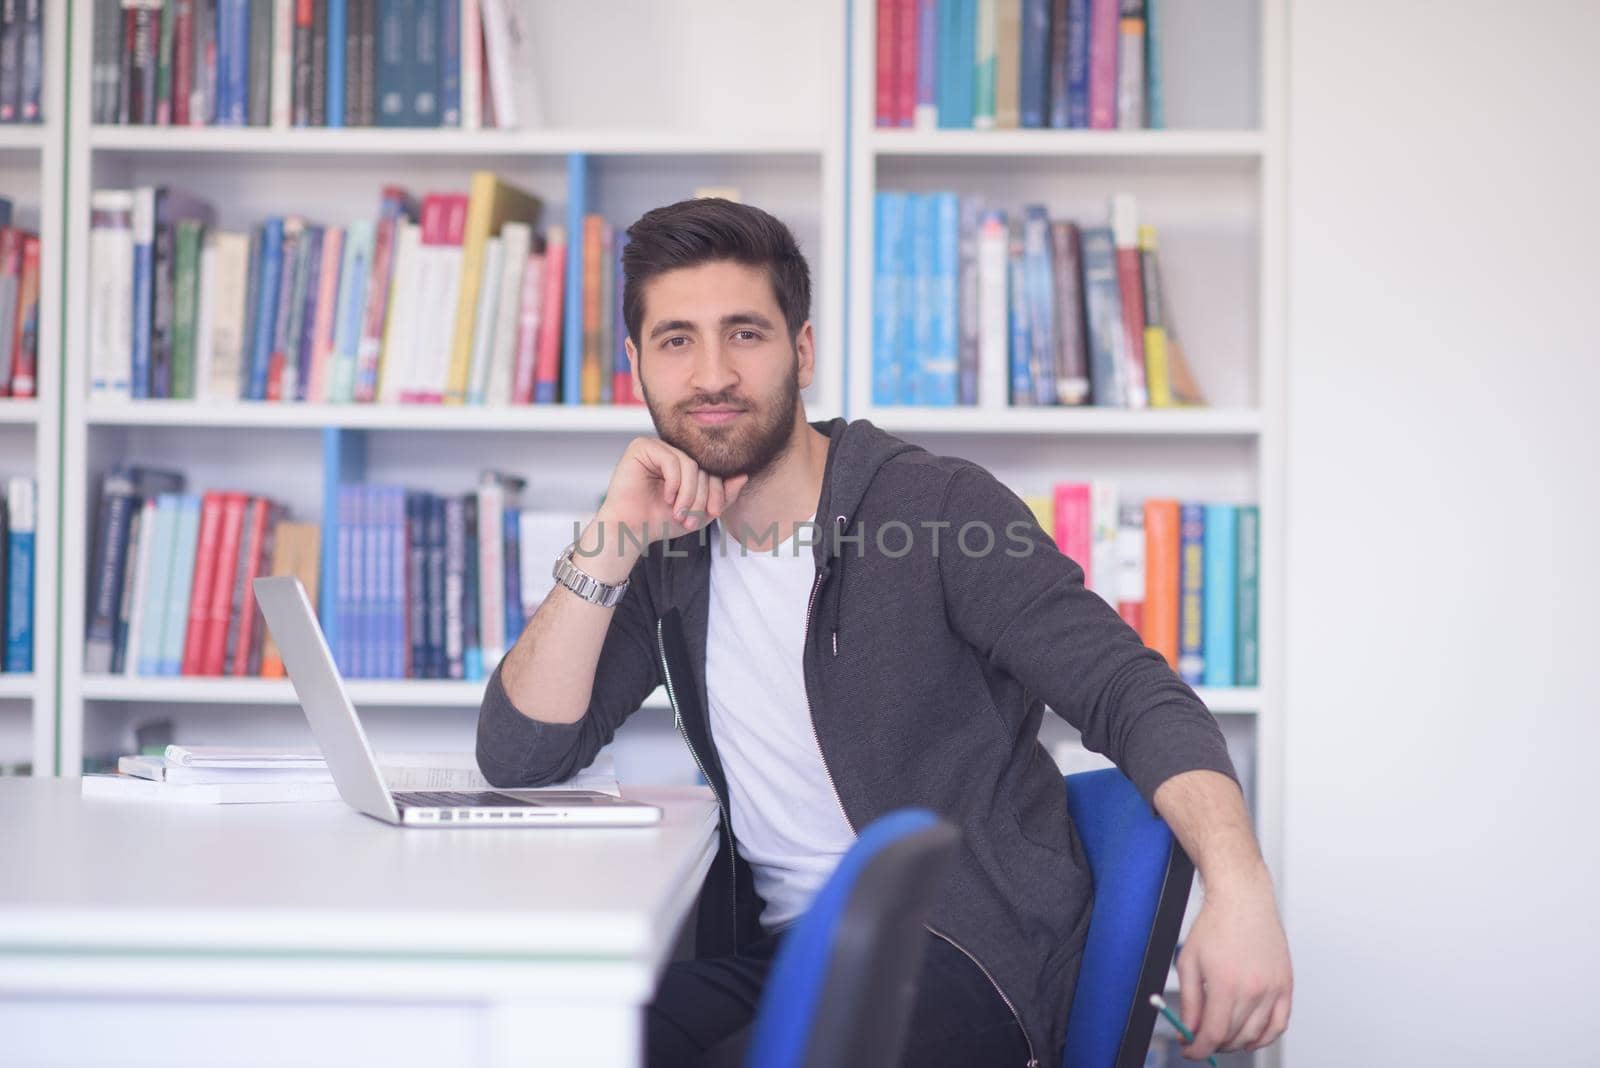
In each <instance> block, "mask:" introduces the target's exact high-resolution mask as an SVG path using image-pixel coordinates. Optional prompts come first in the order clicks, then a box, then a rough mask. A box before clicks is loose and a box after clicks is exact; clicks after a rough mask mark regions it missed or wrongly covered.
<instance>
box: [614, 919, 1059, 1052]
mask: <svg viewBox="0 0 1600 1068" xmlns="http://www.w3.org/2000/svg"><path fill="white" fill-rule="evenodd" d="M926 937H927V940H928V945H927V952H926V954H925V955H924V957H923V962H922V972H921V975H920V977H919V979H918V984H917V996H916V1001H915V1003H914V1005H913V1007H912V1010H911V1025H910V1028H909V1030H908V1032H907V1035H906V1047H905V1055H904V1057H903V1059H902V1062H901V1063H902V1064H903V1065H906V1066H908V1068H909V1066H911V1065H916V1066H918V1068H944V1066H949V1068H972V1066H974V1065H982V1066H985V1068H1023V1066H1024V1065H1025V1064H1027V1061H1028V1046H1027V1041H1026V1040H1025V1039H1024V1038H1023V1037H1022V1029H1021V1028H1020V1027H1018V1026H1017V1021H1016V1018H1015V1017H1014V1016H1012V1015H1011V1010H1010V1009H1008V1008H1006V1003H1005V1002H1004V1001H1002V1000H1000V995H999V994H998V993H996V991H995V989H994V986H993V985H992V984H991V983H990V982H989V980H988V978H987V977H986V976H985V975H984V974H983V972H982V971H980V970H979V969H978V967H977V965H975V964H973V963H972V961H970V960H968V959H967V957H966V955H965V954H963V953H962V952H961V951H960V950H958V949H956V948H955V947H954V946H951V945H950V944H949V943H948V942H946V941H944V940H943V939H941V938H935V937H934V936H932V935H927V936H926ZM781 938H782V935H781V932H780V933H779V934H778V935H770V936H768V937H767V938H764V939H762V940H761V941H760V942H758V943H756V944H755V945H753V946H750V947H748V948H747V949H746V950H745V951H744V952H743V953H741V954H739V955H738V956H736V957H716V958H713V959H710V960H689V961H678V962H676V963H674V964H671V965H668V966H667V970H666V973H665V974H664V975H663V976H662V979H661V985H660V986H659V987H658V988H657V989H656V996H655V1000H654V1001H652V1002H651V1003H650V1006H649V1008H648V1010H647V1012H646V1015H645V1050H646V1053H645V1063H646V1065H648V1066H649V1068H738V1066H741V1065H742V1064H743V1061H744V1051H745V1048H746V1046H747V1045H748V1044H749V1041H750V1034H751V1030H752V1028H751V1023H752V1021H753V1020H754V1019H755V1015H756V1010H757V1007H758V1006H759V1003H760V1000H761V990H762V987H763V986H764V985H765V983H766V979H767V971H768V969H770V968H771V966H772V959H773V957H774V956H775V954H776V953H777V949H778V946H779V944H780V942H781Z"/></svg>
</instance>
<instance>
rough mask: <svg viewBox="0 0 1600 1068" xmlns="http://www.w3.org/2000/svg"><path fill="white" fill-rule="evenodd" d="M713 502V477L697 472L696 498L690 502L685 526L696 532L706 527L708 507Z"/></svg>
mask: <svg viewBox="0 0 1600 1068" xmlns="http://www.w3.org/2000/svg"><path fill="white" fill-rule="evenodd" d="M710 500H711V476H710V475H708V474H706V472H705V471H704V470H703V469H701V470H697V471H696V472H695V479H694V497H693V498H692V499H691V500H690V501H689V508H688V510H687V511H686V512H685V513H684V519H685V520H686V521H687V522H686V523H685V525H686V526H687V527H688V528H689V529H690V530H694V529H696V528H698V527H701V526H704V525H705V521H706V505H707V504H709V503H710Z"/></svg>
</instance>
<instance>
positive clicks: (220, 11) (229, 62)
mask: <svg viewBox="0 0 1600 1068" xmlns="http://www.w3.org/2000/svg"><path fill="white" fill-rule="evenodd" d="M236 15H237V10H236V5H235V3H234V0H216V30H215V42H216V52H215V55H216V88H215V90H214V91H215V93H216V99H214V100H213V101H212V102H211V107H212V110H213V112H214V114H215V118H214V119H213V121H214V122H215V123H216V124H217V125H218V126H226V125H227V124H228V109H229V106H230V104H231V103H232V101H230V100H229V99H228V83H229V82H231V81H232V80H233V20H234V18H235V17H236Z"/></svg>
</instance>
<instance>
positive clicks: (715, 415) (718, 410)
mask: <svg viewBox="0 0 1600 1068" xmlns="http://www.w3.org/2000/svg"><path fill="white" fill-rule="evenodd" d="M744 411H745V409H743V408H738V407H734V406H732V405H726V404H712V405H706V406H704V407H700V408H690V409H689V418H691V419H693V420H694V421H695V422H696V423H698V424H700V425H701V426H720V425H722V424H723V423H731V422H732V421H733V420H734V419H736V418H738V417H739V416H740V415H742V414H744Z"/></svg>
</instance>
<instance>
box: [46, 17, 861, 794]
mask: <svg viewBox="0 0 1600 1068" xmlns="http://www.w3.org/2000/svg"><path fill="white" fill-rule="evenodd" d="M760 7H761V9H762V10H761V17H760V19H759V20H752V19H751V18H750V10H751V9H750V8H749V7H748V6H738V7H735V6H732V5H727V6H717V7H715V8H707V7H705V6H704V5H700V4H697V3H695V2H693V0H673V2H670V3H662V4H653V5H648V6H646V7H640V6H639V5H636V4H631V3H628V2H626V0H603V2H599V3H593V4H584V5H581V6H580V5H571V4H563V3H558V2H554V0H533V2H531V3H528V4H527V5H526V10H527V11H528V12H529V14H530V16H531V18H532V27H533V39H534V41H535V42H536V44H535V48H536V51H537V53H538V56H537V58H538V60H539V64H538V66H539V69H540V70H541V71H542V72H544V74H542V75H541V80H540V86H539V90H540V93H541V95H542V98H543V108H544V113H545V119H546V124H545V126H544V127H543V128H539V129H530V130H494V129H489V130H477V131H468V130H457V129H426V130H423V129H374V128H358V129H340V130H332V129H313V128H302V129H264V128H237V127H231V128H230V127H204V128H202V127H183V128H171V127H122V126H107V125H97V124H94V123H92V122H91V116H92V111H91V96H90V93H89V91H88V90H89V71H90V66H91V63H90V60H91V57H92V47H93V36H92V33H93V27H92V25H91V24H90V21H91V20H90V19H89V18H87V17H84V18H80V19H78V20H76V23H75V25H74V27H73V39H72V41H71V48H72V55H73V58H74V64H73V67H72V70H73V77H74V86H73V87H74V93H73V97H72V99H73V110H72V114H71V117H70V123H71V125H70V131H69V132H70V137H69V138H68V145H69V149H68V152H69V157H70V160H69V161H70V181H69V185H68V189H67V203H66V211H65V217H66V220H67V228H66V242H67V248H68V252H69V259H68V274H69V284H68V292H69V293H72V294H75V295H76V294H84V293H86V286H85V283H86V281H87V279H88V277H89V274H88V270H89V267H88V252H89V202H90V196H91V194H92V193H93V191H94V190H96V189H102V188H132V187H135V186H138V185H160V184H168V185H171V186H173V187H176V188H181V189H184V190H188V191H191V192H194V193H197V194H199V195H201V196H203V197H205V198H207V199H209V200H210V201H211V202H212V203H213V204H214V205H215V207H216V210H217V222H218V225H219V226H221V227H224V228H227V229H244V228H246V227H248V226H249V225H250V224H251V223H253V222H256V221H259V220H260V219H261V218H264V217H265V216H267V215H269V214H274V213H277V214H286V213H291V212H298V213H301V214H303V215H305V216H307V217H308V218H311V219H314V220H316V221H321V222H329V223H344V222H348V221H350V220H353V219H358V218H370V217H372V216H373V214H374V212H375V210H376V206H377V202H378V193H379V189H380V186H381V185H383V184H385V183H389V182H395V181H401V182H403V183H404V184H405V185H406V186H407V187H408V188H409V189H410V190H411V191H412V192H413V193H415V194H417V195H419V196H420V195H421V194H423V193H426V192H430V191H465V190H466V188H467V184H468V177H469V175H470V173H471V172H472V171H474V170H478V169H492V170H495V171H496V172H498V173H500V174H501V175H502V176H504V177H505V178H506V179H507V180H508V181H510V182H512V183H514V184H517V185H520V186H522V187H524V188H527V189H529V190H530V191H532V192H534V193H536V194H537V195H539V196H540V197H541V198H542V199H543V200H544V202H545V211H544V221H543V222H542V223H541V225H540V227H539V229H540V230H543V229H544V227H545V226H547V225H549V224H550V223H559V222H563V221H564V220H565V219H566V218H567V217H568V215H569V212H570V211H571V210H572V209H573V207H574V205H575V204H579V205H583V206H585V207H586V208H587V210H590V211H600V212H602V213H604V214H605V216H606V218H607V219H608V221H610V222H611V223H613V224H616V225H625V224H626V223H628V222H631V221H632V220H633V219H634V218H636V217H638V215H640V214H641V213H642V212H643V211H645V210H647V209H649V208H651V207H654V206H657V205H658V204H662V203H666V202H668V201H671V200H674V199H679V198H682V197H687V196H689V195H691V193H692V192H693V191H694V190H695V189H696V188H698V187H702V186H719V187H723V186H732V187H735V188H737V189H738V190H739V193H740V195H741V196H742V197H743V198H744V199H746V200H748V201H750V202H752V203H758V204H761V205H762V206H763V207H766V208H767V209H768V210H771V211H773V212H774V213H775V214H778V215H779V216H781V217H783V218H784V219H786V220H787V221H788V222H789V223H790V224H791V225H792V226H793V227H794V229H795V231H796V234H797V236H798V237H799V239H800V241H801V244H802V246H803V248H804V249H805V251H806V253H807V256H808V258H809V259H810V261H811V264H812V269H813V273H814V308H813V319H814V322H815V323H816V326H817V330H818V336H819V349H820V351H821V352H822V353H823V355H824V358H823V360H822V362H821V367H820V373H819V375H818V376H817V380H816V381H815V382H814V383H813V386H812V387H811V388H810V389H809V390H808V391H807V402H808V407H809V409H810V410H811V411H812V412H813V413H814V417H817V418H820V417H826V416H829V415H834V414H839V413H841V412H842V411H843V406H844V375H843V361H842V359H841V358H840V356H839V354H840V353H841V352H842V348H843V338H844V259H845V224H844V213H843V210H842V209H843V204H844V199H845V189H846V182H845V171H844V168H845V164H846V152H845V148H846V140H845V130H844V126H843V123H842V121H840V120H841V118H842V116H843V114H844V107H845V92H844V84H845V68H844V63H843V55H842V50H841V49H839V48H838V47H837V43H838V42H840V41H843V40H844V39H845V34H846V30H845V27H846V21H845V7H844V5H843V4H842V3H840V4H820V5H790V4H784V3H780V2H773V0H769V2H767V3H765V4H763V5H760ZM780 52H783V53H787V54H804V55H806V56H808V57H818V58H816V59H808V60H807V61H806V62H805V63H803V64H796V65H792V66H791V67H789V68H786V70H787V73H786V75H785V77H784V78H783V79H782V80H781V81H780V80H775V79H773V78H772V77H771V76H770V71H767V70H765V69H764V65H765V64H766V63H768V61H769V58H770V56H772V55H774V54H778V53H780ZM601 53H604V54H605V55H607V56H608V57H609V58H608V60H607V62H606V63H603V64H599V63H595V62H594V61H593V57H594V56H595V55H596V54H601ZM663 57H667V58H670V59H672V60H673V62H670V63H668V62H664V59H663ZM66 312H67V314H66V320H67V341H68V344H69V346H72V351H75V352H82V351H86V341H87V319H88V302H87V299H86V297H82V296H75V297H74V299H73V300H71V301H70V302H69V305H68V307H67V308H66ZM64 390H65V406H64V410H65V419H64V424H63V434H62V439H63V447H62V457H63V472H62V474H63V502H62V508H61V514H62V522H63V539H62V560H63V567H62V575H63V580H62V586H63V589H62V597H61V604H62V613H61V628H62V633H63V634H64V635H66V636H67V641H66V645H65V648H64V650H63V656H62V657H61V701H60V709H61V713H60V721H61V739H62V742H61V750H60V755H59V767H60V769H61V771H62V773H63V774H75V773H76V772H77V771H78V769H80V768H81V767H82V762H83V759H84V758H85V756H89V757H91V758H93V757H96V756H105V755H108V754H113V753H116V752H118V751H127V750H128V748H129V747H130V746H131V745H132V744H133V740H134V731H135V730H136V729H138V728H139V727H141V726H143V725H146V724H148V723H150V722H152V721H157V720H164V721H168V722H169V723H170V724H171V729H172V730H173V732H174V733H175V735H176V736H177V738H178V740H184V739H194V738H199V737H202V736H203V737H206V738H212V739H218V740H226V741H234V742H239V741H255V742H257V743H263V742H275V741H284V742H296V741H301V740H304V739H305V738H306V737H307V734H306V729H305V726H304V723H303V716H301V715H300V714H299V712H298V710H297V709H296V708H295V707H294V704H293V699H292V691H291V689H290V688H289V687H288V686H287V685H286V684H285V683H284V682H282V681H281V680H263V679H252V678H242V679H221V678H181V677H180V678H138V677H127V676H91V675H87V674H86V673H85V672H84V670H83V661H82V635H83V632H84V612H85V604H86V601H87V596H88V590H87V588H86V575H87V571H88V561H89V558H90V555H91V554H92V552H93V547H94V533H95V523H96V511H97V505H98V496H99V489H100V480H101V478H102V476H103V475H104V474H105V472H106V471H107V470H108V469H109V468H110V467H111V466H112V464H113V463H115V462H132V463H144V464H150V465H154V466H162V467H168V468H175V469H178V470H181V471H183V472H184V474H185V475H186V477H187V483H188V487H187V488H188V490H189V491H190V492H200V491H203V490H208V489H235V488H236V489H240V490H243V491H245V492H249V493H256V494H266V495H270V496H272V497H274V498H275V499H277V500H279V501H281V502H284V503H285V504H287V505H288V506H289V508H290V512H291V515H292V517H293V518H296V519H301V520H313V521H321V520H322V518H323V514H322V513H323V504H322V502H323V500H324V495H325V492H326V491H327V489H328V487H329V485H330V484H331V483H334V482H345V481H352V480H355V481H371V482H386V483H401V484H404V485H407V486H409V487H413V488H417V489H425V490H430V491H432V492H436V493H445V492H456V493H459V492H462V491H464V490H466V489H468V488H469V487H470V485H471V484H472V483H473V482H474V481H475V480H476V473H477V471H478V470H479V469H480V468H483V467H495V468H498V469H504V470H508V471H514V472H516V473H518V474H521V475H523V476H524V477H526V478H527V479H528V483H529V485H528V490H527V491H526V492H525V493H524V494H523V501H524V503H527V504H532V505H536V506H547V507H562V508H565V507H582V506H586V505H587V504H588V503H590V502H592V500H593V499H594V498H595V497H596V496H597V495H598V494H599V492H600V491H601V490H603V489H604V486H605V482H606V480H607V478H608V477H609V474H610V471H611V468H612V466H613V465H614V463H615V460H616V457H617V456H618V455H619V454H620V452H621V450H622V448H623V446H624V445H625V444H626V442H627V440H628V439H629V438H630V437H632V436H634V435H636V434H639V433H645V432H648V431H649V430H650V421H649V416H648V414H647V412H646V411H645V410H644V409H643V408H610V407H581V406H580V407H563V406H559V405H552V406H542V407H541V406H533V407H448V406H437V407H435V406H419V405H376V404H373V405H325V404H292V403H251V402H243V401H240V402H226V403H213V402H206V403H200V402H194V401H172V400H163V401H116V402H109V403H108V402H106V401H104V400H98V399H97V400H95V401H92V402H91V400H90V399H89V394H88V383H87V368H86V367H85V366H84V361H78V362H77V364H76V365H75V366H71V367H69V368H68V371H67V376H66V381H65V383H64ZM481 692H482V683H481V682H477V683H473V682H436V681H432V680H427V681H422V680H418V681H409V680H408V681H405V682H398V681H395V680H353V681H352V682H351V693H352V696H353V699H354V700H355V702H356V704H357V705H358V707H360V708H361V709H362V710H363V713H364V718H365V719H366V720H367V722H368V726H369V730H371V731H372V734H373V738H374V743H375V744H376V745H378V746H379V747H391V748H418V749H439V748H447V749H462V748H470V747H471V745H472V739H473V732H474V728H475V723H476V715H475V713H476V709H477V707H478V701H479V697H480V696H481ZM630 735H631V736H632V737H630ZM629 744H631V745H632V748H633V750H634V756H633V757H632V759H633V760H634V761H635V762H636V766H637V762H638V761H639V760H641V759H642V760H645V761H648V762H650V764H651V768H652V771H655V772H658V773H659V777H660V778H661V779H663V780H670V779H671V778H672V777H673V776H677V775H684V774H687V775H689V776H692V774H693V766H692V762H690V761H689V760H688V758H687V757H686V756H680V754H679V752H678V751H679V750H681V748H682V746H681V741H679V739H678V736H677V732H676V731H675V729H674V728H673V727H672V724H671V714H670V710H668V708H667V706H666V702H665V701H664V700H658V699H654V698H653V699H652V700H651V701H649V702H647V704H646V707H645V709H644V710H643V711H641V713H640V714H639V715H637V716H635V717H633V719H632V720H630V722H629V723H628V725H627V726H626V727H625V728H624V731H623V734H622V735H621V736H619V739H618V746H619V753H618V765H619V769H625V768H626V767H627V764H628V762H629V760H630V757H629V756H628V755H626V754H624V753H623V752H621V751H620V750H621V749H624V748H626V747H627V746H628V745H629ZM640 753H642V754H644V755H643V757H640V756H639V755H638V754H640ZM680 765H681V766H680ZM685 769H687V771H685Z"/></svg>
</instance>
